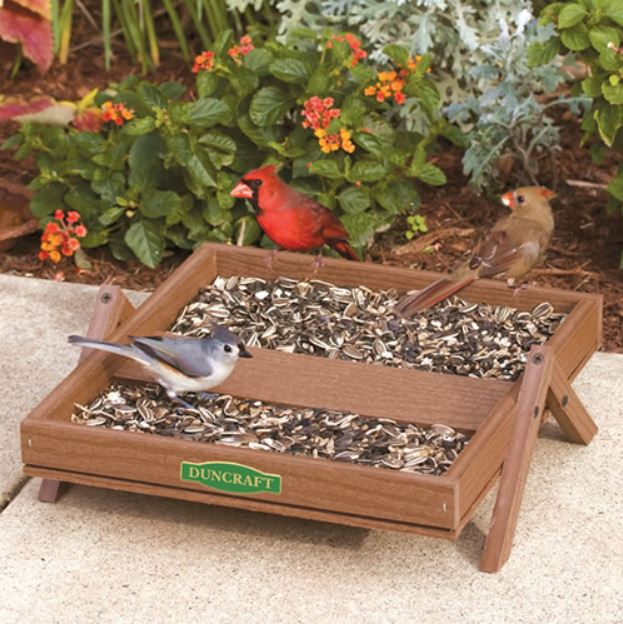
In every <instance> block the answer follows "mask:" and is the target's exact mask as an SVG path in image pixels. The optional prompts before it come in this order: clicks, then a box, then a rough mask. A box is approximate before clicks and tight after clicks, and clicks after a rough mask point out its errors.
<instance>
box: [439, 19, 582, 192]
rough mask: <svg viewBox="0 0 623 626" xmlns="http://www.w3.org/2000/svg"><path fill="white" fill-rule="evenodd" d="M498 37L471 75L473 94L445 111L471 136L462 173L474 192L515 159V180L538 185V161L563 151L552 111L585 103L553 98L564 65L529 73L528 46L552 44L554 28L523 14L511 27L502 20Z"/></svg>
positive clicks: (483, 50) (485, 47)
mask: <svg viewBox="0 0 623 626" xmlns="http://www.w3.org/2000/svg"><path fill="white" fill-rule="evenodd" d="M498 33H499V34H498V37H497V39H495V40H494V41H492V42H491V43H488V44H484V45H483V46H482V47H481V49H480V51H479V53H480V57H481V58H482V62H481V64H479V65H478V66H475V67H472V68H471V69H470V70H469V74H470V76H471V77H472V79H473V84H474V94H473V95H471V96H469V97H467V98H465V99H464V100H463V101H462V102H457V103H453V104H450V105H449V106H447V107H446V114H447V115H448V117H449V119H450V120H451V121H453V122H457V123H458V124H459V125H460V126H461V127H462V128H463V129H464V130H467V131H468V139H469V147H468V148H467V150H466V152H465V155H464V157H463V170H464V172H465V174H467V175H468V176H469V177H470V181H471V183H472V185H473V186H474V187H476V188H482V187H483V186H485V185H486V184H490V183H491V182H492V179H493V178H495V176H496V175H497V173H498V163H500V159H501V158H507V159H512V167H513V168H514V172H515V173H516V178H518V179H521V180H522V182H529V183H532V184H538V180H537V174H538V164H539V160H540V157H541V156H543V155H545V154H547V153H549V152H551V151H553V150H557V149H559V139H560V133H559V128H558V127H557V126H556V125H555V123H554V121H553V119H552V118H551V117H549V115H548V114H547V113H548V109H550V108H551V107H553V106H556V105H560V104H563V103H567V104H572V105H573V106H577V104H578V103H579V102H581V101H582V99H581V98H561V97H556V96H555V95H552V94H553V92H554V91H555V89H556V87H557V85H558V84H559V83H560V82H561V81H562V80H563V75H562V72H561V70H560V65H561V62H560V59H558V60H555V61H553V62H552V63H550V64H547V65H543V66H540V67H537V68H529V67H528V46H529V45H530V44H531V43H532V42H542V41H546V40H547V39H549V38H550V37H551V35H552V34H553V27H552V26H551V25H548V26H546V27H541V26H537V25H536V23H535V21H534V19H533V17H532V14H531V13H530V12H529V11H527V10H525V11H522V12H521V13H519V15H518V16H517V18H516V19H515V21H514V22H511V23H510V24H509V23H508V22H507V21H505V20H503V19H500V23H499V27H498ZM535 94H539V98H538V99H537V97H535ZM548 96H549V97H548Z"/></svg>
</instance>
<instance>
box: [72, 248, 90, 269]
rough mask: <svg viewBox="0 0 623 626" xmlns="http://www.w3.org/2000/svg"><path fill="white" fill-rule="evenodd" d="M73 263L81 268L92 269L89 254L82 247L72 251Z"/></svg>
mask: <svg viewBox="0 0 623 626" xmlns="http://www.w3.org/2000/svg"><path fill="white" fill-rule="evenodd" d="M74 263H75V264H76V267H78V268H80V269H81V270H87V271H90V270H92V269H93V264H92V263H91V261H90V260H89V255H88V254H87V253H86V252H85V251H84V249H83V248H78V249H77V250H76V251H75V252H74Z"/></svg>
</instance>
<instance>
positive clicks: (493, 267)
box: [394, 187, 556, 317]
mask: <svg viewBox="0 0 623 626" xmlns="http://www.w3.org/2000/svg"><path fill="white" fill-rule="evenodd" d="M555 197H556V194H555V193H554V192H553V191H550V190H549V189H546V188H545V187H522V188H521V189H516V190H515V191H509V192H508V193H505V194H504V195H503V196H502V202H503V203H504V204H505V205H506V206H508V207H510V209H511V211H512V212H511V214H510V215H508V216H506V217H503V218H502V219H501V220H499V221H498V222H496V223H495V225H494V226H493V228H492V229H491V231H490V232H489V233H488V234H487V235H486V236H485V238H484V239H483V240H482V241H481V242H480V244H479V246H478V248H476V250H475V252H474V254H473V255H472V258H471V259H470V260H469V261H468V262H467V263H466V264H465V265H463V266H462V267H460V268H459V269H457V270H456V271H455V272H453V273H452V274H450V276H448V277H447V278H440V279H439V280H438V281H436V282H434V283H433V284H432V285H429V286H428V287H426V288H425V289H422V291H419V292H418V293H416V294H410V295H407V296H405V297H404V298H402V300H400V302H398V304H397V305H396V307H395V308H394V310H395V311H396V312H397V313H398V314H399V315H402V316H403V317H408V316H409V315H412V314H413V313H417V312H418V311H422V310H424V309H427V308H429V307H431V306H433V305H434V304H437V302H440V301H441V300H443V299H444V298H448V297H449V296H451V295H452V294H453V293H456V292H457V291H459V290H460V289H463V287H466V286H467V285H469V284H470V283H472V282H473V281H475V280H476V279H477V278H489V277H492V276H497V275H498V274H505V275H506V276H507V277H508V278H510V279H515V278H520V277H522V276H524V275H525V274H527V273H528V272H529V271H530V270H531V269H532V268H533V267H534V266H535V265H536V264H537V263H538V262H539V261H541V260H542V259H543V255H544V253H545V249H546V248H547V244H548V243H549V240H550V238H551V236H552V233H553V231H554V216H553V214H552V208H551V207H550V205H549V201H550V200H551V199H552V198H555Z"/></svg>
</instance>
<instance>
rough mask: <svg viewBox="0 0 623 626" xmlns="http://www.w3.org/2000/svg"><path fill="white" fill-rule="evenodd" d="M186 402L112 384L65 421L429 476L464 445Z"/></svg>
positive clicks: (344, 422)
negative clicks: (188, 405)
mask: <svg viewBox="0 0 623 626" xmlns="http://www.w3.org/2000/svg"><path fill="white" fill-rule="evenodd" d="M185 397H186V398H187V399H189V397H190V395H189V394H187V395H186V396H185ZM192 404H193V406H192V408H185V407H182V406H180V405H178V404H175V403H174V402H172V401H171V400H170V399H169V398H168V397H167V396H166V394H164V393H163V392H162V389H161V388H160V387H159V386H158V385H154V384H148V385H143V386H140V387H138V386H128V385H119V384H117V385H112V386H111V387H110V388H109V389H107V390H105V391H104V392H102V393H101V394H100V395H99V396H98V397H97V398H95V400H93V402H91V403H90V404H89V405H88V406H80V405H76V411H75V413H74V414H73V415H72V422H73V423H76V424H85V425H87V426H93V427H104V428H112V429H114V430H125V431H132V432H142V433H153V434H158V435H167V436H170V437H176V438H179V439H186V440H192V441H204V442H209V443H214V444H218V445H226V446H235V447H245V448H250V449H253V450H266V451H267V452H281V453H289V454H295V455H305V456H311V457H313V458H323V459H331V460H334V461H343V462H350V463H357V464H364V465H368V466H372V467H382V468H389V469H393V470H400V471H403V472H417V473H422V474H435V475H439V474H443V473H444V472H446V471H447V470H448V469H449V468H450V466H451V465H452V463H453V462H454V460H455V459H456V457H457V456H458V454H459V452H460V451H461V450H462V449H463V447H464V446H465V445H466V444H467V443H468V442H469V437H468V436H467V435H464V434H463V433H460V432H456V431H455V430H454V429H452V428H450V427H449V426H445V425H443V424H434V425H432V426H431V427H429V428H420V427H418V426H415V425H413V424H404V423H400V422H396V421H395V420H391V419H374V418H367V417H361V416H359V415H356V414H353V413H346V412H338V411H327V410H324V409H304V408H293V407H284V406H276V405H271V404H268V403H265V402H260V401H253V400H242V399H238V398H233V397H232V396H226V395H223V396H220V397H219V398H217V399H215V400H202V401H199V400H196V401H195V400H193V401H192Z"/></svg>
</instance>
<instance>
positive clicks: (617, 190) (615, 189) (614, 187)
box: [608, 170, 623, 202]
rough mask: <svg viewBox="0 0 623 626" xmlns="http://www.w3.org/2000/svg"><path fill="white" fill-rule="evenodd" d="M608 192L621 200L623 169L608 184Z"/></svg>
mask: <svg viewBox="0 0 623 626" xmlns="http://www.w3.org/2000/svg"><path fill="white" fill-rule="evenodd" d="M608 193H609V194H610V195H612V196H614V197H615V198H616V199H617V200H620V201H621V202H623V170H621V171H620V172H619V173H618V174H617V175H616V176H615V177H614V178H613V179H612V181H611V182H610V184H609V185H608Z"/></svg>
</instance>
